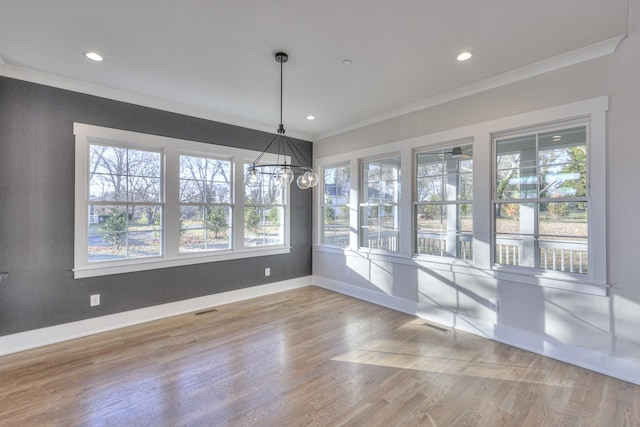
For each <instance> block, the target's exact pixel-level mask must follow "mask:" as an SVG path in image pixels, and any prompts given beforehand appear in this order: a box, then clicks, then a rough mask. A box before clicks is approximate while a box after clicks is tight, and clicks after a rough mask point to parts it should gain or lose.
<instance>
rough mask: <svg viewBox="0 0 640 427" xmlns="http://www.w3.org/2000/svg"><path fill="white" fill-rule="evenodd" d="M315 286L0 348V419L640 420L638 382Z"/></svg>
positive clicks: (282, 422)
mask: <svg viewBox="0 0 640 427" xmlns="http://www.w3.org/2000/svg"><path fill="white" fill-rule="evenodd" d="M424 323H425V322H424V321H423V320H420V319H417V318H415V317H412V316H408V315H406V314H403V313H399V312H395V311H393V310H389V309H386V308H382V307H379V306H375V305H372V304H369V303H366V302H363V301H359V300H357V299H354V298H350V297H347V296H344V295H340V294H336V293H333V292H330V291H327V290H324V289H320V288H317V287H307V288H301V289H296V290H292V291H287V292H282V293H279V294H275V295H269V296H265V297H260V298H255V299H252V300H247V301H242V302H238V303H233V304H227V305H223V306H219V307H215V311H211V312H207V313H203V314H200V315H196V314H193V313H192V314H185V315H181V316H176V317H173V318H169V319H163V320H159V321H155V322H150V323H147V324H144V325H137V326H132V327H129V328H125V329H120V330H117V331H110V332H105V333H102V334H98V335H93V336H90V337H85V338H80V339H77V340H73V341H69V342H65V343H60V344H55V345H51V346H47V347H42V348H38V349H33V350H29V351H25V352H22V353H17V354H13V355H8V356H4V357H0V424H1V425H3V426H5V425H7V426H21V427H23V426H51V425H53V426H58V425H59V426H75V425H127V426H128V425H153V426H175V425H229V426H251V425H257V426H303V425H304V426H306V425H326V426H339V425H345V426H363V425H366V426H394V425H399V426H430V427H433V426H448V425H461V426H462V425H478V426H516V425H517V426H545V425H549V426H551V425H580V426H582V425H593V426H618V425H620V426H624V425H628V426H633V425H640V387H639V386H636V385H633V384H629V383H626V382H624V381H620V380H617V379H614V378H610V377H607V376H604V375H601V374H597V373H594V372H590V371H587V370H584V369H581V368H578V367H575V366H571V365H567V364H565V363H562V362H558V361H555V360H552V359H548V358H545V357H542V356H539V355H536V354H533V353H529V352H526V351H524V350H520V349H516V348H513V347H509V346H507V345H504V344H500V343H497V342H493V341H490V340H486V339H483V338H480V337H477V336H473V335H470V334H466V333H463V332H460V331H455V330H450V331H439V330H437V329H433V328H430V327H428V326H425V325H424Z"/></svg>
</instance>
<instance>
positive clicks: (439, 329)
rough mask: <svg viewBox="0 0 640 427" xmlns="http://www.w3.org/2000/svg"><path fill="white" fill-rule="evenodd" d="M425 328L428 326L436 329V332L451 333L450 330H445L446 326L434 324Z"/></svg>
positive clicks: (429, 324)
mask: <svg viewBox="0 0 640 427" xmlns="http://www.w3.org/2000/svg"><path fill="white" fill-rule="evenodd" d="M424 326H428V327H430V328H431V329H435V330H436V331H440V332H444V333H445V334H446V333H447V332H449V328H445V327H444V326H438V325H434V324H433V323H425V324H424Z"/></svg>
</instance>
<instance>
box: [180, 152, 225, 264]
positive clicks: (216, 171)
mask: <svg viewBox="0 0 640 427" xmlns="http://www.w3.org/2000/svg"><path fill="white" fill-rule="evenodd" d="M232 177H233V175H232V169H231V162H230V161H228V160H221V159H215V158H208V157H200V156H190V155H181V156H180V189H179V197H180V202H179V203H180V243H179V250H180V252H181V253H186V252H202V251H214V250H224V249H230V248H231V245H232V240H231V236H232V230H233V228H232V222H233V215H232V208H233V205H232V204H231V196H232V188H233V185H232Z"/></svg>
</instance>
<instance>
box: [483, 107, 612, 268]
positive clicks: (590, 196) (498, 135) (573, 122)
mask: <svg viewBox="0 0 640 427" xmlns="http://www.w3.org/2000/svg"><path fill="white" fill-rule="evenodd" d="M577 127H585V132H586V146H587V157H586V169H587V170H586V174H587V176H586V179H587V188H586V190H587V194H586V196H584V197H563V198H559V199H554V198H543V199H540V198H539V197H540V196H539V195H537V197H536V198H522V199H515V200H514V202H515V203H532V204H539V203H548V202H556V201H557V202H567V201H569V202H570V201H572V200H574V199H578V201H580V200H581V199H585V200H586V202H587V206H588V208H587V209H588V216H587V226H588V231H587V232H588V237H587V250H588V263H587V265H588V273H587V274H581V273H571V272H563V271H557V270H553V269H544V268H542V267H534V266H522V265H509V264H506V263H502V264H501V263H499V262H498V260H496V246H497V242H496V230H495V221H496V217H495V216H496V213H495V207H496V206H497V205H498V204H501V203H509V201H510V200H511V199H498V198H497V188H496V181H497V177H496V174H497V165H496V158H497V142H498V140H502V139H506V138H513V137H519V136H530V135H538V134H540V133H547V132H552V131H559V132H560V131H563V130H565V129H570V128H577ZM592 136H595V137H596V139H597V140H598V136H597V135H593V133H592V131H591V118H590V117H579V118H575V119H567V120H561V121H558V122H553V123H548V124H543V125H533V126H530V127H525V128H521V129H517V130H515V131H507V132H495V133H493V134H492V140H491V144H492V156H491V157H492V174H491V175H492V200H491V227H492V228H491V236H492V238H491V262H492V264H493V267H492V268H493V269H494V270H496V271H501V272H507V273H513V274H531V275H534V276H539V277H549V278H558V279H562V280H565V281H582V280H585V279H586V280H589V281H592V280H594V279H595V277H596V276H594V272H593V268H592V266H594V263H595V267H596V271H597V270H598V269H600V268H601V267H600V266H599V265H598V264H599V263H598V261H597V257H599V256H603V254H600V253H599V250H598V249H597V247H598V246H605V245H596V244H595V243H594V242H596V241H595V240H593V239H594V234H597V230H594V227H599V226H598V225H596V224H594V221H593V220H592V219H591V216H592V212H595V215H596V218H597V216H598V215H599V212H597V211H598V210H599V207H600V203H602V206H604V203H605V201H604V199H601V198H600V196H601V195H602V194H601V193H599V192H598V193H596V192H592V191H591V179H592V177H593V178H594V179H595V180H598V178H599V176H598V175H599V174H601V173H602V172H601V171H600V170H599V166H601V163H603V162H602V161H599V160H597V159H593V160H592V158H593V154H592V149H595V150H596V151H598V150H597V147H596V146H600V145H604V144H602V141H600V140H598V142H596V143H595V144H592V142H591V140H592ZM538 154H539V151H538V147H537V146H536V151H535V156H536V159H535V171H536V173H537V171H538V168H539V164H538ZM592 167H593V168H594V170H593V171H592ZM594 200H596V201H594ZM536 212H537V210H536ZM537 221H538V219H537V215H536V223H535V224H533V226H534V228H535V229H536V230H537ZM533 238H534V239H535V240H536V241H537V240H538V232H537V231H536V232H535V233H534V234H533ZM533 250H534V248H531V251H533ZM528 255H529V256H535V258H536V264H537V262H538V261H537V259H539V254H538V252H537V251H535V252H534V253H529V254H528ZM520 256H522V254H520Z"/></svg>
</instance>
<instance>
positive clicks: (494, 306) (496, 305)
mask: <svg viewBox="0 0 640 427" xmlns="http://www.w3.org/2000/svg"><path fill="white" fill-rule="evenodd" d="M489 308H490V309H491V310H493V311H496V312H497V311H500V300H498V298H489Z"/></svg>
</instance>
